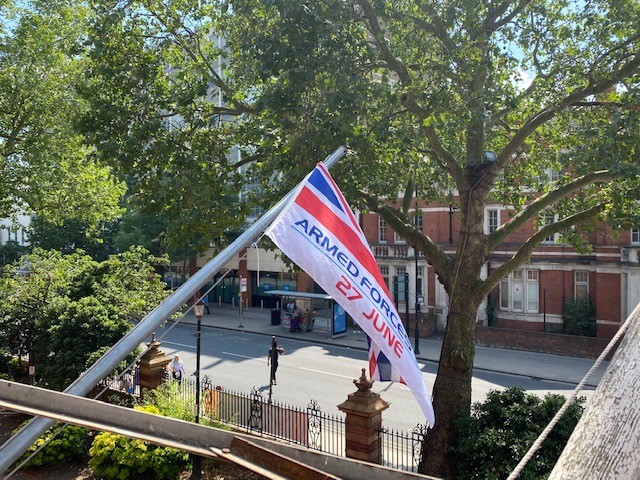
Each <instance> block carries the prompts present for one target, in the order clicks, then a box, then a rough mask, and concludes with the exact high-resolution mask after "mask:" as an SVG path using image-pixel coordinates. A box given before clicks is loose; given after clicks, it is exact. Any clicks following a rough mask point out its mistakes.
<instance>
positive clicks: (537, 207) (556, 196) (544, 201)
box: [486, 170, 619, 252]
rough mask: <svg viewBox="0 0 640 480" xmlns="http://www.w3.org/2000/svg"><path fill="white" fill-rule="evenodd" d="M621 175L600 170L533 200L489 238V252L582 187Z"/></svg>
mask: <svg viewBox="0 0 640 480" xmlns="http://www.w3.org/2000/svg"><path fill="white" fill-rule="evenodd" d="M618 176H619V175H616V174H613V173H612V172H610V171H609V170H600V171H596V172H590V173H587V174H586V175H583V176H581V177H578V178H576V179H574V180H573V181H572V182H570V183H567V184H565V185H562V186H560V187H558V188H557V189H556V190H552V191H550V192H547V193H544V194H543V195H541V196H539V197H538V198H536V199H535V200H533V201H532V202H531V203H529V205H527V207H526V208H524V209H523V210H522V211H521V212H519V213H518V214H516V215H514V216H513V217H512V218H511V220H509V221H508V222H507V223H505V224H504V225H501V226H500V227H498V228H497V229H496V230H495V231H493V232H492V233H491V234H489V235H488V236H487V247H486V248H487V252H491V251H492V250H493V249H494V248H495V247H496V246H498V245H499V244H500V243H501V242H502V241H503V240H504V239H505V238H507V237H508V236H509V235H511V234H512V233H513V232H515V231H516V230H517V229H518V228H520V227H521V226H522V225H524V224H525V223H526V222H527V221H528V220H529V219H530V218H533V216H534V215H537V214H538V213H540V212H541V211H542V210H544V209H545V208H547V207H548V206H550V205H553V204H554V203H557V202H558V201H559V200H561V199H563V198H566V197H568V196H569V195H571V194H573V193H575V192H577V191H578V190H580V189H581V188H582V187H584V186H586V185H590V184H592V183H602V182H608V181H610V180H612V179H614V178H617V177H618Z"/></svg>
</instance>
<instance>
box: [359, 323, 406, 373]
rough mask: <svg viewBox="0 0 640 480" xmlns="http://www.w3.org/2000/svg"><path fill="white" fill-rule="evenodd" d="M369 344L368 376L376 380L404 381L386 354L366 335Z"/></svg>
mask: <svg viewBox="0 0 640 480" xmlns="http://www.w3.org/2000/svg"><path fill="white" fill-rule="evenodd" d="M367 344H368V345H369V377H370V378H371V380H375V381H378V382H400V383H405V381H404V379H403V378H402V377H401V376H400V374H399V373H398V370H396V369H395V368H394V367H393V365H391V362H390V361H389V359H388V358H387V356H386V355H385V354H384V353H382V352H381V351H380V348H378V346H377V345H376V344H375V343H373V342H372V341H371V338H369V335H367Z"/></svg>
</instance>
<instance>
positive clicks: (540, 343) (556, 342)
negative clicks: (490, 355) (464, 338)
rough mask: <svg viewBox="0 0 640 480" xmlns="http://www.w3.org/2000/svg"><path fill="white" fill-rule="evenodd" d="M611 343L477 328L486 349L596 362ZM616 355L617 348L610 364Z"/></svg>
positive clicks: (560, 335) (574, 337)
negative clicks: (491, 348)
mask: <svg viewBox="0 0 640 480" xmlns="http://www.w3.org/2000/svg"><path fill="white" fill-rule="evenodd" d="M608 343H609V340H608V339H604V338H593V337H579V336H574V335H562V334H556V333H543V332H531V331H527V332H524V331H520V330H510V329H503V328H492V327H482V326H477V327H476V345H480V346H483V347H497V348H509V349H513V350H525V351H529V352H540V353H552V354H556V355H567V356H572V357H581V358H594V359H595V358H598V356H599V355H600V354H601V353H602V351H603V350H604V349H605V347H606V346H607V344H608ZM616 347H617V346H616ZM614 352H615V348H614V349H613V350H612V352H611V353H610V355H609V356H608V357H607V360H610V359H611V358H610V357H611V355H613V353H614Z"/></svg>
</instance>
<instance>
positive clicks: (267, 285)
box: [262, 283, 271, 291]
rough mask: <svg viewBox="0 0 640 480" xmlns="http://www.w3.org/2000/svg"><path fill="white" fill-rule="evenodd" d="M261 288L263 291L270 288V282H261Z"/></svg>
mask: <svg viewBox="0 0 640 480" xmlns="http://www.w3.org/2000/svg"><path fill="white" fill-rule="evenodd" d="M262 289H263V290H264V291H267V290H270V289H271V284H270V283H263V284H262Z"/></svg>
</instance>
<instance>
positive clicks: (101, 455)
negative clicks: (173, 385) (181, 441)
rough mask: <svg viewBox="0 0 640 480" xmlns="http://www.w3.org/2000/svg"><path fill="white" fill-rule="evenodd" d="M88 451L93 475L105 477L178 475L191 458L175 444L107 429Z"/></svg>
mask: <svg viewBox="0 0 640 480" xmlns="http://www.w3.org/2000/svg"><path fill="white" fill-rule="evenodd" d="M136 410H141V411H145V412H147V413H152V414H156V415H157V414H158V413H159V411H158V409H157V408H154V407H152V406H147V407H136ZM89 455H90V456H91V460H89V466H90V467H91V468H92V469H93V473H94V475H95V476H97V477H101V478H104V479H106V480H111V479H114V480H129V479H137V478H156V479H167V480H170V479H177V478H178V477H179V474H180V472H181V471H182V470H183V469H184V468H185V467H186V466H187V463H188V458H189V456H188V454H187V453H184V452H181V451H180V450H176V449H174V448H169V447H159V446H156V445H152V444H149V443H147V442H143V441H142V440H135V439H132V438H127V437H123V436H121V435H116V434H113V433H106V432H103V433H100V434H98V435H96V437H95V439H94V441H93V444H92V445H91V448H90V450H89Z"/></svg>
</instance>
